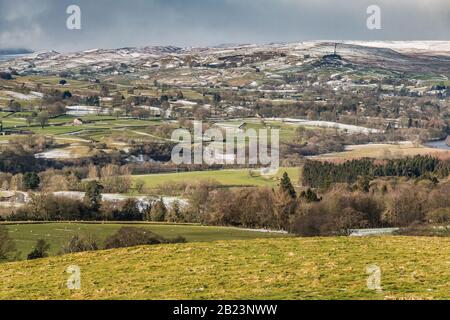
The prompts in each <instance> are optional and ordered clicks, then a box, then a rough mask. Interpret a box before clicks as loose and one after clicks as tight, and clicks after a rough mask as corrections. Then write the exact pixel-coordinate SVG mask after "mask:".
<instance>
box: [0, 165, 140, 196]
mask: <svg viewBox="0 0 450 320" xmlns="http://www.w3.org/2000/svg"><path fill="white" fill-rule="evenodd" d="M91 180H98V181H99V182H100V183H101V185H102V186H103V190H104V192H105V193H127V192H129V191H130V190H131V188H132V181H131V176H130V173H129V171H128V169H127V167H124V166H118V165H114V164H108V165H105V166H95V165H92V164H91V165H89V166H87V167H78V168H77V167H67V168H63V169H61V170H56V169H47V170H45V171H42V172H40V173H36V172H34V171H27V172H25V173H17V174H12V173H1V172H0V189H2V190H14V191H41V192H56V191H85V190H86V188H87V185H88V183H89V181H91Z"/></svg>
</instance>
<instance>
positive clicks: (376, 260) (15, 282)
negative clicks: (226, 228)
mask: <svg viewBox="0 0 450 320" xmlns="http://www.w3.org/2000/svg"><path fill="white" fill-rule="evenodd" d="M449 252H450V240H449V239H446V238H415V237H369V238H348V237H340V238H291V239H259V240H247V241H219V242H212V243H188V244H176V245H160V246H147V247H135V248H127V249H118V250H109V251H99V252H90V253H80V254H75V255H66V256H58V257H53V258H49V259H42V260H36V261H27V262H16V263H9V264H3V265H0V299H149V300H150V299H448V298H449V296H450V268H449V255H448V253H449ZM373 264H376V265H377V266H379V268H380V269H381V287H382V291H381V292H377V291H375V290H370V289H368V287H367V280H368V277H369V276H370V274H368V273H367V267H368V266H370V265H373ZM71 265H77V266H79V267H80V270H81V290H75V291H73V290H69V289H68V288H67V286H66V283H67V280H68V277H69V274H67V273H66V270H67V267H69V266H71Z"/></svg>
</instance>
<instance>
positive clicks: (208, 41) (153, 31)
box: [0, 0, 450, 51]
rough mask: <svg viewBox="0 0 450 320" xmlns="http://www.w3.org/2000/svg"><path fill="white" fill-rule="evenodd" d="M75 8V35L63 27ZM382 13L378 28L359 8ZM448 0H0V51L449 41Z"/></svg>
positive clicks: (449, 2)
mask: <svg viewBox="0 0 450 320" xmlns="http://www.w3.org/2000/svg"><path fill="white" fill-rule="evenodd" d="M70 4H77V5H79V6H80V7H81V9H82V30H80V31H70V30H67V29H66V27H65V21H66V19H67V14H66V13H65V11H66V8H67V6H68V5H70ZM371 4H376V5H379V6H380V7H381V9H382V27H383V29H382V30H375V31H370V30H368V29H367V28H366V19H367V15H366V8H367V7H368V6H369V5H371ZM449 35H450V1H448V0H427V1H423V0H395V1H393V0H127V1H125V0H124V1H121V0H39V1H35V0H0V48H2V47H3V48H6V47H19V46H20V47H29V48H33V49H36V50H48V49H55V50H60V51H68V50H83V49H89V48H98V47H123V46H144V45H169V44H172V45H179V46H203V45H216V44H220V43H268V42H289V41H302V40H312V39H317V40H322V39H336V40H450V36H449Z"/></svg>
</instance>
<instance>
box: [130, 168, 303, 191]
mask: <svg viewBox="0 0 450 320" xmlns="http://www.w3.org/2000/svg"><path fill="white" fill-rule="evenodd" d="M284 172H287V173H288V174H289V177H290V178H291V180H292V181H293V183H294V185H295V184H297V182H298V179H299V169H298V168H280V170H279V171H278V174H277V175H276V176H269V177H264V176H261V175H260V174H259V173H257V172H256V171H255V172H254V176H250V174H249V170H214V171H195V172H182V173H168V174H151V175H140V176H133V181H134V182H136V181H138V180H141V181H144V182H145V185H146V187H147V188H150V189H152V188H157V187H158V186H161V185H164V184H166V183H182V182H188V183H189V182H190V183H195V182H199V181H202V180H215V181H217V182H219V183H221V184H222V185H224V186H259V187H264V186H268V187H275V186H277V184H278V182H279V180H280V178H281V176H282V175H283V173H284Z"/></svg>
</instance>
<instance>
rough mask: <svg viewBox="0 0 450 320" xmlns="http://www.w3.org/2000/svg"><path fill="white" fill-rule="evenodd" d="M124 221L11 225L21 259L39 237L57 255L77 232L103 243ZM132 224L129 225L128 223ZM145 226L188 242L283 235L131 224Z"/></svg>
mask: <svg viewBox="0 0 450 320" xmlns="http://www.w3.org/2000/svg"><path fill="white" fill-rule="evenodd" d="M122 226H124V224H77V223H48V224H16V225H8V226H7V228H8V231H9V234H10V236H11V237H12V238H13V239H14V241H15V243H16V246H17V249H18V251H19V252H20V257H21V258H22V259H24V258H26V256H27V254H28V253H29V252H30V251H31V250H32V249H33V247H34V246H35V244H36V241H37V240H38V239H45V240H46V241H47V242H48V243H50V245H51V247H50V252H49V253H50V254H51V255H56V254H58V253H59V252H60V251H61V246H62V244H63V243H64V242H65V241H67V240H68V239H69V238H70V237H71V236H73V235H75V234H94V235H96V236H97V237H98V239H99V241H100V242H101V243H103V241H104V240H105V239H106V237H108V236H110V235H112V234H113V233H115V232H116V231H117V230H118V229H119V228H120V227H122ZM127 226H129V225H127ZM132 226H136V227H138V228H144V229H146V230H149V231H152V232H154V233H156V234H158V235H161V236H163V237H165V238H175V237H177V236H183V237H185V238H186V240H187V241H188V242H198V241H215V240H240V239H254V238H265V237H280V236H282V235H279V234H273V233H264V232H255V231H247V230H242V229H237V228H225V227H203V226H195V225H168V224H167V225H164V224H144V223H140V224H132Z"/></svg>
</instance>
